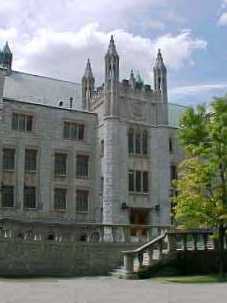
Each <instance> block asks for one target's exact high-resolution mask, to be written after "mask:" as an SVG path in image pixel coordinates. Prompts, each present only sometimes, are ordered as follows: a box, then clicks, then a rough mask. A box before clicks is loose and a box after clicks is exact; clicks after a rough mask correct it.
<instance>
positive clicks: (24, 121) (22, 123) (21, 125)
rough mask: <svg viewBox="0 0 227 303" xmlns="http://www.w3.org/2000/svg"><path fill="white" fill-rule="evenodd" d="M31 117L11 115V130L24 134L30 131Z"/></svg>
mask: <svg viewBox="0 0 227 303" xmlns="http://www.w3.org/2000/svg"><path fill="white" fill-rule="evenodd" d="M32 122H33V117H32V116H31V115H25V114H16V113H13V117H12V129H14V130H20V131H24V132H31V131H32Z"/></svg>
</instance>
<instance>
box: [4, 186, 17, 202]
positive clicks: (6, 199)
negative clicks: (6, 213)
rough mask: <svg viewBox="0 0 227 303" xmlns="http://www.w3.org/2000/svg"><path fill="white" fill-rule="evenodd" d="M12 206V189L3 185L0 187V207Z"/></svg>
mask: <svg viewBox="0 0 227 303" xmlns="http://www.w3.org/2000/svg"><path fill="white" fill-rule="evenodd" d="M13 206H14V187H13V186H8V185H3V186H2V207H13Z"/></svg>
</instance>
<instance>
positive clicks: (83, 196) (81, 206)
mask: <svg viewBox="0 0 227 303" xmlns="http://www.w3.org/2000/svg"><path fill="white" fill-rule="evenodd" d="M88 195H89V193H88V191H87V190H77V192H76V210H77V211H78V212H88Z"/></svg>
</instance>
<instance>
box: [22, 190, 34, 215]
mask: <svg viewBox="0 0 227 303" xmlns="http://www.w3.org/2000/svg"><path fill="white" fill-rule="evenodd" d="M26 189H33V190H34V192H33V194H34V197H35V203H34V207H31V206H30V205H31V204H30V205H29V207H28V206H26V205H25V204H26V203H25V197H26V196H25V193H26ZM23 209H24V210H33V209H37V187H36V186H28V185H24V194H23Z"/></svg>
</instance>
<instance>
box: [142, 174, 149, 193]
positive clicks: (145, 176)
mask: <svg viewBox="0 0 227 303" xmlns="http://www.w3.org/2000/svg"><path fill="white" fill-rule="evenodd" d="M148 191H149V180H148V172H147V171H144V172H143V192H144V193H147V192H148Z"/></svg>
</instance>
